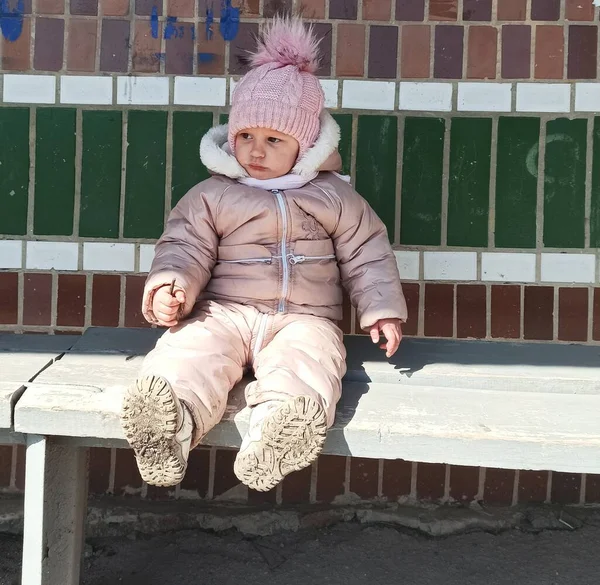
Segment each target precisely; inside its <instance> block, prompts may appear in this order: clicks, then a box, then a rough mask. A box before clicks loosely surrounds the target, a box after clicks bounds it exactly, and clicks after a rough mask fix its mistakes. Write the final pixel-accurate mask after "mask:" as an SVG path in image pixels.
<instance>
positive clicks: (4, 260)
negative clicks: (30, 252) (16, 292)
mask: <svg viewBox="0 0 600 585" xmlns="http://www.w3.org/2000/svg"><path fill="white" fill-rule="evenodd" d="M22 266H23V242H22V241H21V240H0V268H21V267H22Z"/></svg>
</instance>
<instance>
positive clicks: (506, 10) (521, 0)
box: [498, 0, 527, 20]
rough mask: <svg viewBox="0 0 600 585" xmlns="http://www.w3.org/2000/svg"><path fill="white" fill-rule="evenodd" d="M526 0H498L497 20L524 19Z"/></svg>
mask: <svg viewBox="0 0 600 585" xmlns="http://www.w3.org/2000/svg"><path fill="white" fill-rule="evenodd" d="M526 16H527V0H498V20H525V17H526Z"/></svg>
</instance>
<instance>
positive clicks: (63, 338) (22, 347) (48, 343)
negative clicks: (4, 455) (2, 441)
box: [0, 333, 80, 429]
mask: <svg viewBox="0 0 600 585" xmlns="http://www.w3.org/2000/svg"><path fill="white" fill-rule="evenodd" d="M79 337H80V336H77V335H57V336H49V335H15V334H12V333H3V334H0V428H1V429H9V428H11V426H12V413H13V407H14V405H15V403H16V401H17V400H18V399H19V397H20V396H21V394H22V393H23V391H24V390H25V384H26V383H27V382H29V381H31V380H33V379H34V378H35V377H36V376H37V375H38V374H39V373H40V372H41V371H42V370H43V369H44V368H46V367H47V366H49V365H50V364H51V363H52V362H53V361H54V360H56V359H57V358H58V357H59V356H61V355H62V354H63V353H64V352H66V351H68V350H69V349H70V348H71V347H72V346H73V345H74V343H75V342H76V341H78V340H79Z"/></svg>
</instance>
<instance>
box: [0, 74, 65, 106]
mask: <svg viewBox="0 0 600 585" xmlns="http://www.w3.org/2000/svg"><path fill="white" fill-rule="evenodd" d="M2 99H3V101H5V102H7V103H14V104H53V103H55V102H56V77H54V75H10V74H6V75H5V76H4V89H3V92H2Z"/></svg>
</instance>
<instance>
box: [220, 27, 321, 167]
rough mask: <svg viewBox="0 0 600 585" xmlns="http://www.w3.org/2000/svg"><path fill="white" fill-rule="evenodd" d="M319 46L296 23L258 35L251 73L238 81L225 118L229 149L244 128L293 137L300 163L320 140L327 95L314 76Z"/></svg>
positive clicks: (233, 145)
mask: <svg viewBox="0 0 600 585" xmlns="http://www.w3.org/2000/svg"><path fill="white" fill-rule="evenodd" d="M318 47H319V41H318V40H317V39H316V38H315V36H314V34H313V30H312V27H309V28H306V27H305V26H304V23H303V22H302V20H301V19H300V18H297V17H294V18H289V17H288V18H282V17H275V18H274V19H273V20H272V21H271V22H270V23H269V24H268V25H267V26H266V27H265V28H264V30H263V31H262V34H261V35H260V36H259V39H258V49H257V51H256V53H254V54H253V55H252V56H251V58H250V65H251V67H252V69H250V71H249V72H248V73H246V75H244V77H243V78H242V79H241V80H240V81H239V82H238V84H237V85H236V88H235V91H234V92H233V104H232V107H231V112H230V114H229V146H230V147H231V151H232V152H235V137H236V136H237V134H238V132H240V130H245V129H246V128H258V127H262V128H271V129H273V130H277V131H278V132H283V133H284V134H288V135H290V136H293V137H294V138H295V139H296V140H297V141H298V144H299V145H300V152H299V155H298V158H300V157H301V156H302V155H303V154H304V153H305V152H306V151H307V150H308V149H309V148H310V147H311V146H312V145H313V144H314V143H315V141H316V139H317V137H318V136H319V130H320V124H319V116H320V114H321V110H322V109H323V105H324V102H325V96H324V94H323V89H322V88H321V84H320V83H319V80H318V79H317V78H316V77H315V75H314V73H315V71H316V70H317V68H318V65H319V49H318Z"/></svg>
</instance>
